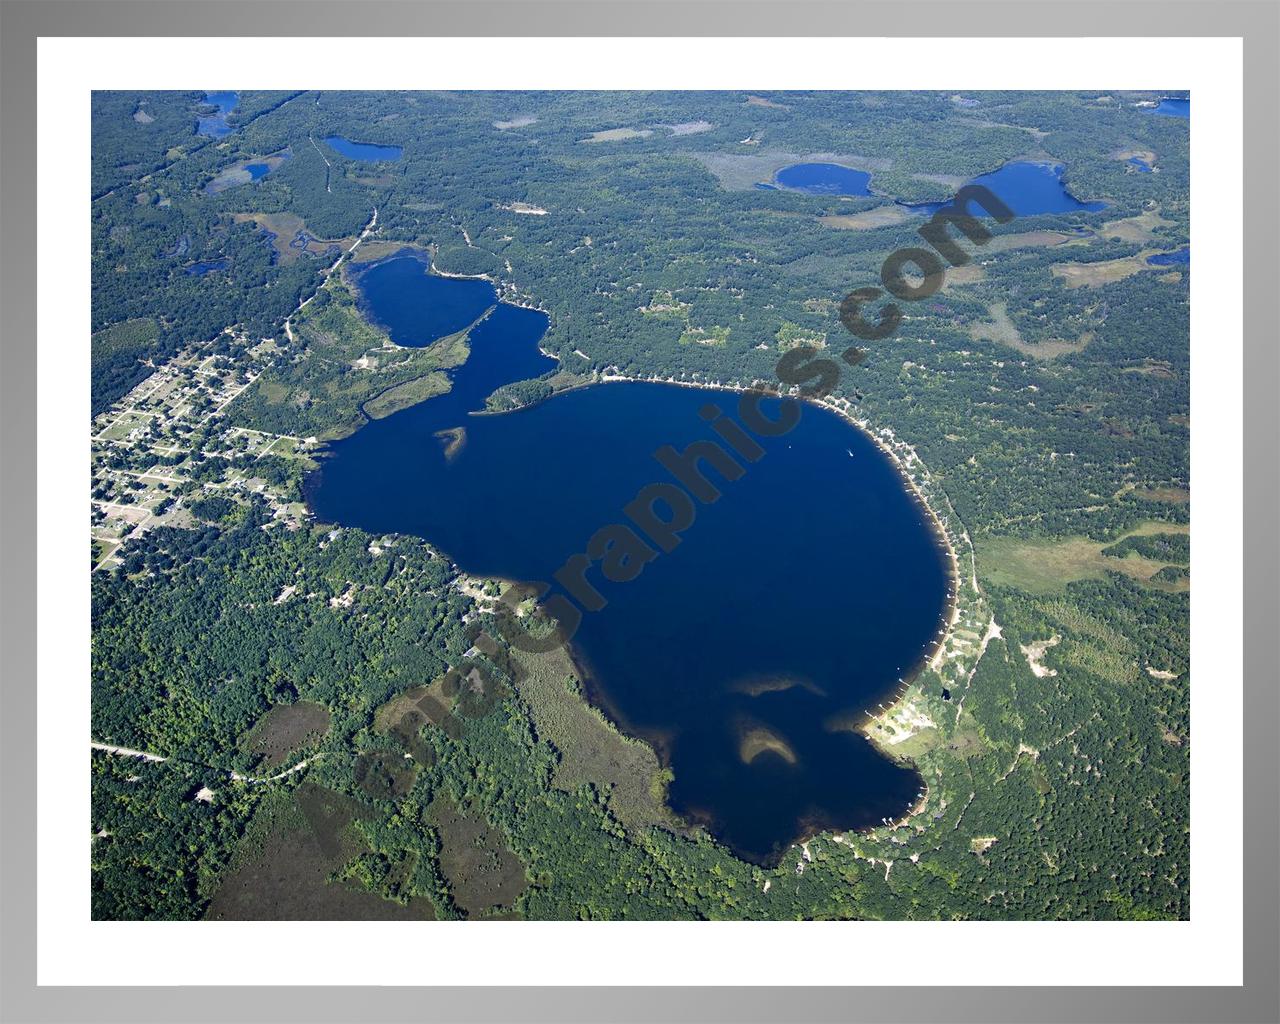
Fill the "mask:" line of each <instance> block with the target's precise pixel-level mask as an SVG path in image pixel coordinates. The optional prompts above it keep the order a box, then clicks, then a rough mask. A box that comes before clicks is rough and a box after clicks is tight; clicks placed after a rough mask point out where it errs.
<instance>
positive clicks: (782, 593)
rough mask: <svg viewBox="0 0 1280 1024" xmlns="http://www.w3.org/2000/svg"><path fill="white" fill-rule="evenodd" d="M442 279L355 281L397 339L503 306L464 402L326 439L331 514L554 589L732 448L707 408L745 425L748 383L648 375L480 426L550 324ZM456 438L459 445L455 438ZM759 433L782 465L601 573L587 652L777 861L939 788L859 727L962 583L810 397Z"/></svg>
mask: <svg viewBox="0 0 1280 1024" xmlns="http://www.w3.org/2000/svg"><path fill="white" fill-rule="evenodd" d="M426 269H427V267H426V264H425V262H424V260H422V259H415V258H411V257H407V256H398V257H396V258H392V259H389V260H387V261H385V262H382V263H380V264H375V265H373V266H372V267H370V268H369V269H367V270H364V271H362V272H361V273H360V275H359V277H358V285H359V287H360V290H361V291H362V298H361V302H362V305H363V308H365V309H366V310H367V311H368V312H369V313H370V314H371V315H372V316H373V317H374V318H375V319H376V320H377V321H378V322H380V323H382V324H384V325H386V326H387V328H388V330H389V331H390V333H391V336H392V337H393V338H394V339H395V340H396V341H397V342H399V343H401V344H412V345H419V346H421V345H425V344H429V343H430V342H431V341H432V340H434V339H436V338H439V337H441V336H444V335H446V334H448V333H451V332H452V331H454V330H457V329H459V328H460V327H461V326H465V325H466V324H467V323H470V322H473V320H474V317H475V316H476V315H478V313H479V312H483V311H484V310H485V309H487V308H490V307H493V311H492V312H491V313H490V314H489V316H488V317H486V318H485V319H484V320H483V321H482V322H481V323H480V324H479V325H478V326H477V327H476V328H475V329H473V330H472V332H471V353H470V357H469V358H468V359H467V361H466V363H464V364H463V365H462V366H461V367H459V368H457V369H456V370H454V371H452V372H451V378H452V382H453V387H452V390H451V391H449V392H448V393H447V394H445V395H442V396H440V397H438V398H435V399H431V400H429V401H427V402H423V403H421V404H419V405H416V406H413V407H411V408H409V409H406V410H403V411H402V412H399V413H396V414H394V415H392V416H389V417H387V418H385V419H382V420H376V421H373V422H371V423H369V424H367V425H366V426H364V427H362V428H361V429H360V430H358V431H357V432H356V433H355V434H353V435H351V436H350V437H348V438H346V439H344V440H341V441H338V442H335V443H333V444H332V445H330V446H329V448H328V451H327V453H326V456H325V457H324V458H323V459H322V461H321V468H320V469H319V470H318V471H317V472H316V473H314V474H313V475H312V476H311V477H310V478H309V479H308V481H307V486H306V492H307V500H308V502H309V504H310V506H311V508H312V510H313V511H314V513H315V515H316V516H317V518H318V519H319V520H320V521H322V522H332V523H337V524H343V525H350V526H356V527H360V528H362V529H365V530H369V531H372V532H375V533H380V532H402V533H409V534H414V535H417V536H421V537H424V538H426V539H427V540H428V541H430V542H431V543H432V544H434V545H437V546H438V547H439V548H440V550H442V551H444V552H445V553H447V554H448V555H449V557H451V558H452V559H454V560H455V561H456V562H457V563H458V565H459V566H460V567H461V568H462V569H463V570H465V571H467V572H469V573H473V574H476V575H479V576H497V577H503V578H507V579H516V580H522V581H540V580H541V581H550V580H552V579H553V578H554V573H555V572H556V570H557V569H559V568H560V567H561V565H562V564H563V563H564V562H565V561H566V559H567V558H568V557H569V556H571V555H573V554H574V553H576V552H580V551H582V550H584V547H585V545H586V543H587V540H588V538H590V537H591V536H592V535H593V533H595V531H596V530H597V529H599V528H600V527H603V526H605V525H606V524H610V523H625V522H627V521H628V520H627V518H626V517H625V515H624V513H623V508H624V506H625V505H626V504H627V503H628V502H630V501H631V500H632V499H633V498H634V497H635V495H636V493H637V492H638V491H639V490H640V489H641V488H642V487H644V486H646V485H648V484H651V483H658V482H671V481H672V479H673V478H672V475H671V474H670V473H669V472H668V471H667V470H666V469H665V468H664V467H663V466H661V465H660V464H659V463H658V462H657V461H656V460H655V458H654V452H655V451H656V450H657V449H658V448H660V447H661V446H663V445H673V446H675V448H676V449H677V450H684V449H685V448H686V447H687V446H688V445H689V444H691V443H693V442H695V441H699V440H707V439H713V440H714V439H715V437H716V435H715V434H714V433H713V432H712V431H711V430H710V428H709V426H708V424H707V422H706V420H705V419H704V414H705V413H707V412H709V409H708V407H709V406H710V405H715V406H717V407H719V408H721V409H724V410H727V411H728V412H729V414H730V415H732V416H733V417H734V418H735V419H736V418H737V417H736V408H737V401H738V396H737V395H735V394H733V393H731V392H726V391H713V390H705V389H694V388H685V387H676V386H670V385H660V384H647V383H614V384H601V385H595V386H591V387H587V388H583V389H580V390H577V391H569V392H564V393H562V394H560V395H557V396H556V397H554V398H552V399H550V400H549V401H546V402H543V403H541V404H539V405H536V406H533V407H529V408H525V409H522V410H520V411H517V412H512V413H504V414H501V415H474V413H476V412H477V411H478V410H481V409H483V407H484V400H485V398H486V397H487V396H488V395H489V394H490V393H491V392H492V391H493V390H494V389H496V388H497V387H499V386H500V385H502V384H504V383H508V382H510V381H514V380H522V379H528V378H532V377H536V376H539V375H541V374H543V373H545V372H547V371H548V370H550V369H552V368H554V366H555V365H556V364H555V362H554V361H553V360H551V359H550V358H549V357H547V356H545V355H543V354H542V353H541V352H540V351H539V350H538V342H539V340H540V338H541V337H542V335H543V333H544V332H545V330H546V328H547V325H548V320H547V317H546V316H545V315H544V314H542V313H540V312H537V311H535V310H529V309H523V308H520V307H516V306H511V305H506V304H502V303H498V304H497V305H496V306H494V305H493V304H494V301H495V294H494V292H493V289H492V287H491V286H490V285H488V284H487V283H486V282H483V281H466V280H460V279H448V278H442V277H438V276H434V275H428V274H427V273H426ZM763 406H764V410H765V412H766V413H767V414H769V415H775V416H776V415H777V414H778V412H779V406H778V402H777V400H776V399H769V400H766V401H765V402H764V403H763ZM459 427H461V428H463V430H464V431H465V434H464V437H463V443H462V444H461V445H460V446H459V447H457V448H456V449H455V450H453V451H452V452H451V453H450V454H449V455H446V450H445V445H444V442H443V440H442V438H441V436H440V432H441V431H445V430H450V429H454V428H459ZM757 440H758V441H759V443H760V445H761V447H763V448H764V450H765V453H764V455H763V456H762V457H760V458H759V459H758V461H755V462H754V463H749V464H747V465H746V467H745V469H746V471H745V473H744V475H743V476H742V477H741V478H740V479H738V480H736V481H733V482H726V481H724V480H722V479H721V478H720V477H719V476H717V475H716V473H715V471H714V470H708V471H707V476H708V478H709V479H711V480H713V481H715V483H716V485H717V486H718V487H720V488H721V489H722V490H723V492H724V493H723V497H722V498H721V499H720V500H718V501H714V502H711V503H708V504H700V505H698V507H697V512H696V521H695V522H693V523H692V524H691V525H690V526H689V527H688V529H687V530H686V531H685V532H684V533H683V534H682V536H681V542H680V543H679V545H678V546H676V547H675V549H674V551H672V552H671V553H669V554H661V555H659V556H658V557H656V558H655V559H653V560H652V561H650V562H649V563H648V564H647V565H646V566H645V567H644V570H643V572H641V573H640V574H639V575H638V576H637V577H636V578H634V579H632V580H630V581H629V582H625V583H622V582H613V583H610V582H608V581H606V580H605V579H604V578H603V577H602V576H601V575H600V572H599V568H598V567H597V568H596V569H595V570H593V571H592V572H591V574H590V575H589V578H590V579H591V581H592V583H593V585H594V586H595V587H597V588H598V589H599V590H600V592H601V594H602V595H603V596H604V597H605V599H606V601H607V604H606V605H605V607H604V608H603V609H602V610H600V611H596V612H588V613H586V614H585V616H584V617H583V620H582V624H581V626H580V628H579V629H578V631H577V633H576V635H575V636H574V640H573V648H574V650H573V653H574V655H575V658H576V659H577V660H578V663H579V664H580V666H582V668H583V671H584V673H585V676H586V679H585V684H586V686H587V690H588V693H589V694H590V696H591V698H592V700H593V701H594V702H595V703H597V704H598V705H599V706H600V707H602V708H603V709H605V711H606V712H607V713H608V714H609V715H610V716H611V717H613V718H614V719H615V720H616V721H617V722H618V723H619V724H620V725H621V726H622V727H623V728H624V729H625V730H626V731H627V732H630V733H632V734H633V735H638V736H642V737H644V738H646V739H647V740H649V741H650V742H652V743H653V744H654V745H655V747H656V748H657V749H658V750H659V751H660V752H661V754H662V756H663V757H664V760H666V761H667V762H668V763H669V764H670V766H671V768H672V770H673V772H674V781H673V782H672V784H671V787H670V799H671V803H672V805H673V807H674V808H675V809H676V811H677V812H678V813H680V814H682V815H684V816H686V817H687V818H689V819H691V820H696V821H700V822H703V823H705V824H706V825H707V826H708V827H709V828H710V829H711V831H712V833H713V834H714V835H715V836H716V837H717V838H719V839H720V840H721V841H723V842H725V843H726V844H727V845H729V846H730V847H732V848H733V849H734V850H735V851H736V852H737V853H738V854H739V855H741V856H743V857H745V858H747V859H750V860H753V861H756V862H769V861H771V860H773V859H776V857H777V856H779V855H780V853H781V852H782V850H783V849H785V848H786V847H787V846H788V845H789V844H790V843H792V842H793V841H795V840H797V839H798V838H801V837H802V836H804V835H806V834H809V833H810V832H812V831H815V830H818V829H822V828H836V829H854V828H862V827H866V826H871V825H875V824H878V823H879V822H880V821H881V819H882V818H890V819H894V818H897V817H899V816H901V815H902V814H904V813H906V811H907V810H908V809H909V808H910V807H911V806H912V805H913V804H914V803H915V801H916V799H917V796H918V794H919V792H920V790H921V787H922V782H921V780H920V778H919V776H918V775H917V774H916V773H915V772H914V771H911V770H909V769H907V768H905V767H902V766H900V765H898V764H895V763H894V762H892V761H890V760H889V759H887V758H885V757H884V756H882V755H881V754H880V753H879V752H878V751H877V750H876V749H875V748H874V747H873V746H872V745H871V744H870V743H869V742H868V741H867V740H866V739H865V738H864V737H863V736H862V735H861V734H860V733H858V732H856V731H853V730H852V729H851V728H850V727H851V725H852V724H854V723H856V722H857V721H859V720H861V718H862V716H863V713H864V711H865V710H866V709H867V708H870V709H873V710H874V708H875V707H876V704H877V703H880V702H883V701H885V700H887V699H888V696H889V695H890V694H891V693H892V692H893V691H895V690H896V689H897V687H898V686H899V685H900V684H899V682H898V680H899V678H900V677H902V678H909V677H910V676H911V673H912V672H913V670H914V669H915V668H916V667H917V666H918V664H919V663H920V661H921V659H922V658H923V657H924V656H926V655H927V654H928V653H929V652H930V650H931V647H932V644H933V642H934V641H935V639H936V637H937V635H938V632H939V629H940V627H941V625H942V618H943V616H944V613H945V610H946V607H947V601H948V598H947V593H948V586H949V584H948V574H947V567H946V561H945V557H944V553H943V551H942V549H941V548H940V546H939V543H938V541H937V539H936V537H935V535H934V534H933V533H932V531H931V529H930V526H929V521H928V519H927V517H926V514H925V512H924V511H923V510H922V508H921V507H920V505H919V504H918V503H917V502H916V500H914V499H913V497H912V496H911V494H910V492H909V491H908V490H907V488H906V487H905V485H904V482H903V480H902V478H901V476H900V474H899V472H898V470H897V469H896V467H895V466H894V465H893V464H892V462H891V461H890V460H889V458H888V457H887V456H886V455H885V454H884V453H883V452H881V451H880V449H879V448H877V447H876V445H875V444H874V442H872V441H871V440H870V438H868V437H867V436H866V435H864V434H863V433H862V432H860V431H858V430H856V429H855V428H853V427H852V426H851V425H850V424H849V423H847V422H846V421H845V420H843V419H842V418H841V417H839V416H837V415H836V414H835V413H833V412H830V411H828V410H825V409H821V408H818V407H816V406H804V407H802V415H801V417H800V421H799V423H798V424H797V426H796V427H795V428H794V429H793V430H791V431H790V432H789V433H787V434H785V435H783V436H779V437H773V438H768V437H763V436H761V437H758V438H757ZM744 462H745V460H744Z"/></svg>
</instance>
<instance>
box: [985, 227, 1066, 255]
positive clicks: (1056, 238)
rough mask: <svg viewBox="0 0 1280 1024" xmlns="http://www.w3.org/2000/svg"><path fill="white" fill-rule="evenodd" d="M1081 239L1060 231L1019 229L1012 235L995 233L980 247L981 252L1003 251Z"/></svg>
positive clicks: (1043, 247)
mask: <svg viewBox="0 0 1280 1024" xmlns="http://www.w3.org/2000/svg"><path fill="white" fill-rule="evenodd" d="M1081 241H1083V240H1082V239H1081V238H1080V237H1079V236H1077V235H1068V234H1065V233H1064V232H1062V231H1019V232H1016V233H1015V234H1012V235H996V237H995V238H993V239H991V241H989V242H988V243H987V244H986V245H984V246H983V247H982V250H983V252H1005V251H1006V250H1009V249H1049V248H1052V247H1053V246H1056V245H1065V244H1066V243H1067V242H1081Z"/></svg>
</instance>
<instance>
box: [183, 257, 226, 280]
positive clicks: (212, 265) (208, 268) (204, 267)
mask: <svg viewBox="0 0 1280 1024" xmlns="http://www.w3.org/2000/svg"><path fill="white" fill-rule="evenodd" d="M227 266H228V264H227V261H226V260H200V261H199V262H197V263H192V264H191V265H190V266H186V267H183V268H182V269H183V270H185V271H186V272H187V273H188V274H192V275H193V276H195V277H204V275H205V274H211V273H213V272H214V271H215V270H226V269H227Z"/></svg>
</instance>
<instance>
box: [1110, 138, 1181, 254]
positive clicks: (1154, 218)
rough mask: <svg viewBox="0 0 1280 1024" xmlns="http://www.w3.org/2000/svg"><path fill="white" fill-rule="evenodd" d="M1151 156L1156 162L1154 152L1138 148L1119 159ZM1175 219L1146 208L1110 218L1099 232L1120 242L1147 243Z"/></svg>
mask: <svg viewBox="0 0 1280 1024" xmlns="http://www.w3.org/2000/svg"><path fill="white" fill-rule="evenodd" d="M1143 155H1148V156H1150V157H1151V162H1154V160H1155V155H1154V154H1142V153H1139V152H1137V151H1136V150H1135V151H1133V152H1132V153H1128V154H1126V155H1125V156H1124V157H1122V158H1120V157H1118V158H1117V159H1128V157H1129V156H1143ZM1172 226H1173V221H1171V220H1165V219H1164V218H1163V217H1161V216H1160V211H1159V210H1158V209H1155V210H1144V211H1143V212H1142V213H1140V214H1138V216H1136V217H1125V218H1123V219H1121V220H1109V221H1107V222H1106V223H1105V224H1103V225H1102V227H1101V228H1099V229H1098V234H1100V235H1101V236H1102V237H1103V238H1110V239H1114V240H1115V241H1118V242H1132V243H1133V244H1135V245H1147V244H1149V243H1151V242H1154V241H1155V240H1156V231H1157V229H1159V228H1165V227H1172Z"/></svg>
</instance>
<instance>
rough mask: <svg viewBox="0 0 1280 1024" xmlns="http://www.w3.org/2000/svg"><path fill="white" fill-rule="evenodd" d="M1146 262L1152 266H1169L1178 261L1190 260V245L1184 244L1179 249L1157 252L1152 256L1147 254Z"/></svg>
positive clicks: (1187, 261)
mask: <svg viewBox="0 0 1280 1024" xmlns="http://www.w3.org/2000/svg"><path fill="white" fill-rule="evenodd" d="M1147 262H1148V263H1150V264H1151V265H1152V266H1154V267H1171V266H1176V265H1177V264H1180V263H1187V264H1189V263H1190V262H1191V246H1189V245H1184V246H1183V247H1182V248H1181V249H1175V250H1174V251H1173V252H1158V253H1156V254H1155V255H1154V256H1148V257H1147Z"/></svg>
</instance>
